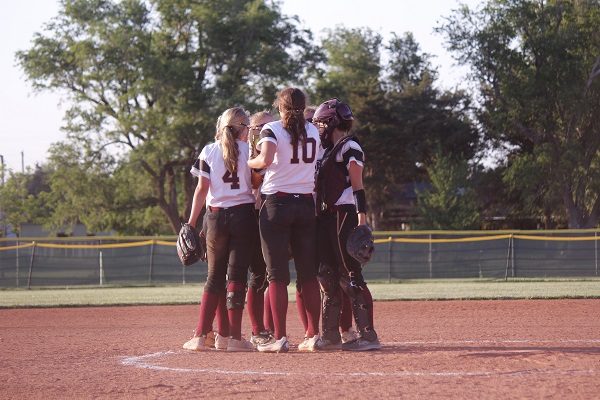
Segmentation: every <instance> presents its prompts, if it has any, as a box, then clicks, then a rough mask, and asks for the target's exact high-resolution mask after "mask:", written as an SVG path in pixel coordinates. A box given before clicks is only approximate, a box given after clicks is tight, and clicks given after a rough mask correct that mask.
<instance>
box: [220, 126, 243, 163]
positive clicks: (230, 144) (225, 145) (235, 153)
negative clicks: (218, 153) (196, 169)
mask: <svg viewBox="0 0 600 400" xmlns="http://www.w3.org/2000/svg"><path fill="white" fill-rule="evenodd" d="M221 132H222V134H221V148H222V150H223V160H224V161H225V168H227V171H229V172H231V173H232V174H233V173H234V172H236V170H237V162H238V158H239V156H240V149H239V148H238V145H237V143H236V141H235V139H236V134H235V132H234V131H233V127H231V126H225V127H224V128H223V130H222V131H221Z"/></svg>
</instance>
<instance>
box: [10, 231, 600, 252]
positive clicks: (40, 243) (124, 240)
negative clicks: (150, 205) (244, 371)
mask: <svg viewBox="0 0 600 400" xmlns="http://www.w3.org/2000/svg"><path fill="white" fill-rule="evenodd" d="M583 231H584V230H577V231H573V230H571V231H535V232H536V233H538V234H537V235H524V234H514V233H504V234H497V235H490V234H489V232H501V231H435V232H437V233H438V234H440V233H442V232H443V233H444V234H446V233H448V232H453V233H454V234H456V235H459V234H460V235H466V234H467V232H471V234H475V233H478V234H479V235H478V236H468V237H460V238H433V237H432V235H429V234H427V233H423V232H433V231H420V232H417V231H412V232H410V235H413V236H418V235H423V234H425V235H427V236H428V237H421V238H416V237H393V234H392V233H390V234H389V235H388V237H387V238H377V239H375V241H374V242H375V243H376V244H381V243H391V242H394V243H427V244H429V243H468V242H482V241H491V240H504V239H509V238H514V239H521V240H537V241H557V242H577V241H592V240H600V235H598V234H597V233H598V231H596V230H585V233H588V234H589V233H593V234H594V235H593V236H544V234H547V233H548V232H562V233H567V232H569V233H583ZM459 232H460V233H459ZM484 232H485V234H483V233H484ZM381 233H382V232H376V234H377V236H381ZM393 233H395V232H393ZM404 233H405V234H406V232H404ZM28 239H29V240H27V238H21V239H19V240H18V243H19V244H18V245H12V246H1V245H0V251H8V250H16V249H24V248H28V247H33V246H36V247H41V248H49V249H117V248H127V247H140V246H149V245H153V244H154V245H160V246H175V244H176V242H175V239H176V238H175V237H172V240H173V241H170V240H168V239H171V237H170V236H167V237H165V236H163V237H160V239H159V238H158V237H151V236H115V237H113V236H103V237H101V239H100V238H95V239H94V241H96V242H102V240H110V241H116V243H93V244H92V243H82V244H78V243H60V242H64V241H65V240H64V239H69V240H68V241H69V242H77V241H79V240H81V241H82V242H89V241H90V238H89V237H84V238H33V239H34V240H31V238H28ZM61 239H62V240H61ZM99 239H100V240H99ZM133 239H137V240H136V241H133ZM139 239H144V240H139ZM165 239H166V240H165ZM54 241H58V242H59V243H45V242H54ZM2 242H17V240H16V239H15V238H10V239H7V238H4V239H0V243H2ZM119 242H121V243H119Z"/></svg>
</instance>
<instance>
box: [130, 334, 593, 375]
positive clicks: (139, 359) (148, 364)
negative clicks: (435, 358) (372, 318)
mask: <svg viewBox="0 0 600 400" xmlns="http://www.w3.org/2000/svg"><path fill="white" fill-rule="evenodd" d="M540 343H544V344H548V343H550V344H565V343H571V344H573V343H580V344H581V343H583V344H597V343H600V339H563V340H526V339H517V340H514V339H513V340H461V341H441V340H439V341H438V340H435V341H406V342H386V343H382V344H383V346H384V347H386V346H404V345H413V346H414V345H424V344H435V345H456V344H463V345H464V344H540ZM506 350H507V353H514V352H515V351H519V349H511V348H510V347H507V348H506ZM495 351H497V350H495ZM181 353H189V352H184V351H172V350H169V351H160V352H157V353H150V354H144V355H141V356H125V357H122V358H121V364H122V365H124V366H132V367H135V368H143V369H149V370H154V371H170V372H183V373H211V374H219V375H260V376H322V373H316V372H310V371H302V372H289V371H256V370H240V371H232V370H224V369H218V368H177V367H166V366H162V365H156V364H153V363H152V362H153V361H154V360H158V359H163V358H166V357H168V356H171V355H177V354H181ZM596 374H598V371H596V370H594V369H580V370H575V369H524V370H517V371H395V372H376V371H372V372H343V373H342V372H333V373H328V374H327V375H328V376H339V377H376V376H379V377H498V376H508V377H523V376H531V375H570V376H575V375H596Z"/></svg>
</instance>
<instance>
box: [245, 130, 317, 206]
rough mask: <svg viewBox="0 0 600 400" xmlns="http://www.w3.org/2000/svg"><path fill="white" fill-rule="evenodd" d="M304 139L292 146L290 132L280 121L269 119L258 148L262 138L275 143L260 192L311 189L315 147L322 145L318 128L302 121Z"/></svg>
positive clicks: (304, 192)
mask: <svg viewBox="0 0 600 400" xmlns="http://www.w3.org/2000/svg"><path fill="white" fill-rule="evenodd" d="M304 127H305V129H306V141H305V142H304V143H302V142H301V141H299V143H298V146H296V147H294V146H292V143H291V136H290V134H289V133H288V131H287V130H286V129H285V128H284V127H283V124H282V122H281V121H275V122H269V123H268V124H266V125H265V126H264V127H263V129H262V131H261V134H260V140H259V141H258V143H257V144H256V147H257V148H260V145H261V144H262V143H263V142H271V143H274V144H275V146H277V148H276V151H275V157H274V159H273V163H272V164H271V165H269V167H268V168H267V172H266V173H265V179H264V181H263V185H262V188H261V191H262V193H263V194H275V193H277V192H284V193H303V194H306V193H313V191H314V189H315V166H316V162H317V151H318V149H319V147H320V145H321V140H320V139H319V131H318V130H317V128H316V127H315V126H314V125H313V124H311V123H308V122H307V123H306V124H305V125H304Z"/></svg>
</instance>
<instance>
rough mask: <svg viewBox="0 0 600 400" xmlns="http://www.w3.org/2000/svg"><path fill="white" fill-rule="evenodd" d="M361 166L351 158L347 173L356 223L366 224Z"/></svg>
mask: <svg viewBox="0 0 600 400" xmlns="http://www.w3.org/2000/svg"><path fill="white" fill-rule="evenodd" d="M362 173H363V166H362V165H360V164H359V163H358V162H356V161H354V160H352V161H350V162H349V164H348V175H349V176H350V184H351V185H352V191H353V192H354V202H355V204H356V212H357V213H358V224H359V225H366V223H367V200H366V197H365V188H364V186H363V176H362Z"/></svg>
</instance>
